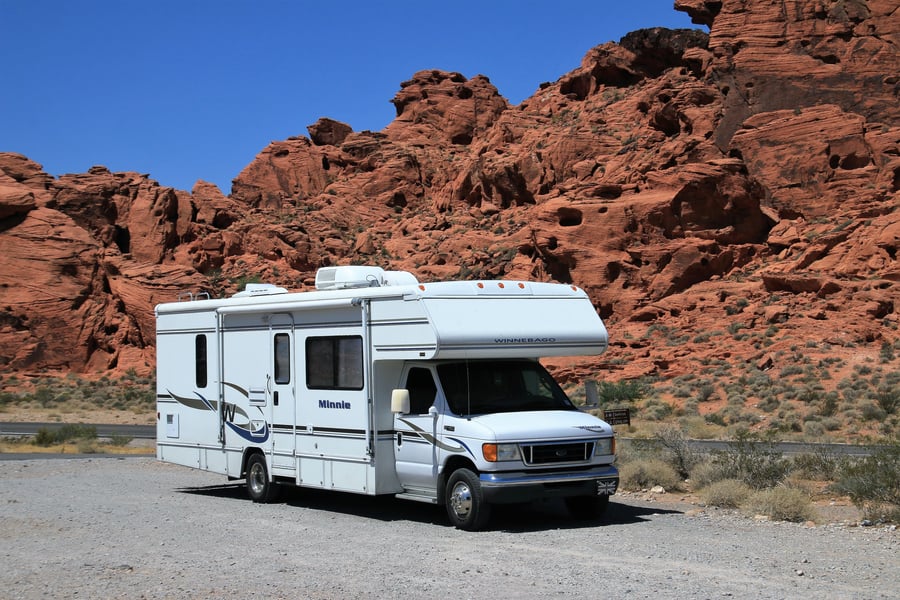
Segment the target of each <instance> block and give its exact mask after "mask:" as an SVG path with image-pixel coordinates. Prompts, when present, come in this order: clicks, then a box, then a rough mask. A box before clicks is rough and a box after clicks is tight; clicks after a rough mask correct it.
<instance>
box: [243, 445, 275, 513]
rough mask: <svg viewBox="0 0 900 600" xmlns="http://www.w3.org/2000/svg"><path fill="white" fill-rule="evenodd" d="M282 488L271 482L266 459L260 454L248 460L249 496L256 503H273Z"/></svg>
mask: <svg viewBox="0 0 900 600" xmlns="http://www.w3.org/2000/svg"><path fill="white" fill-rule="evenodd" d="M279 491H280V486H279V485H278V484H277V483H274V482H272V481H269V471H268V469H266V458H265V457H264V456H263V455H262V454H259V453H256V454H253V455H251V456H250V458H249V459H248V460H247V495H248V496H250V499H251V500H253V501H254V502H263V503H265V502H272V501H274V500H275V499H276V498H278V492H279Z"/></svg>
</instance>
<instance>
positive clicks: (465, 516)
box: [444, 469, 491, 531]
mask: <svg viewBox="0 0 900 600" xmlns="http://www.w3.org/2000/svg"><path fill="white" fill-rule="evenodd" d="M444 494H445V496H444V500H445V502H444V504H445V505H446V507H447V516H448V517H450V522H451V523H453V525H454V526H456V527H458V528H459V529H464V530H466V531H478V530H479V529H482V528H483V527H484V526H485V525H486V524H487V522H488V519H489V518H490V516H491V505H490V504H488V503H487V502H485V501H484V495H483V494H482V491H481V482H480V481H479V480H478V475H476V474H475V473H473V472H472V471H470V470H469V469H457V470H456V471H454V472H453V474H452V475H450V479H449V480H448V481H447V488H446V490H445V492H444Z"/></svg>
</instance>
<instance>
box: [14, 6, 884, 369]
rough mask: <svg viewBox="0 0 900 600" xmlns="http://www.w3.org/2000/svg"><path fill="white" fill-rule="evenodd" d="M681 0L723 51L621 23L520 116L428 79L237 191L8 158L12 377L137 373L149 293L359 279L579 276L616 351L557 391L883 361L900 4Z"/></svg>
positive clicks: (265, 156)
mask: <svg viewBox="0 0 900 600" xmlns="http://www.w3.org/2000/svg"><path fill="white" fill-rule="evenodd" d="M675 8H676V9H677V10H682V11H686V12H687V13H688V14H690V16H691V17H692V19H693V21H694V22H695V23H698V24H702V25H705V26H708V28H709V33H708V34H707V33H705V32H704V31H701V30H699V29H698V30H678V31H671V30H665V29H651V30H642V31H637V32H633V33H630V34H628V35H626V36H625V37H624V38H623V39H622V40H620V42H619V43H617V44H614V43H608V44H603V45H600V46H597V47H595V48H593V49H592V50H591V51H589V52H588V53H587V55H586V56H585V57H584V58H583V60H582V63H581V66H580V67H579V68H578V69H576V70H574V71H573V72H571V73H566V74H564V75H562V76H561V77H560V78H559V79H558V80H557V81H555V82H548V83H542V84H540V85H539V87H538V89H537V90H536V91H535V93H534V95H533V96H531V97H530V98H528V99H527V100H525V101H524V102H522V103H521V104H520V105H518V106H510V105H509V103H508V102H507V101H506V100H505V99H504V98H503V97H501V96H500V95H499V93H498V91H497V89H496V88H495V87H494V86H493V85H492V84H491V82H490V80H489V79H488V78H487V77H485V76H483V75H478V76H475V77H472V78H467V77H464V76H463V75H461V74H459V73H450V72H443V71H422V72H419V73H416V74H414V75H413V76H412V79H410V80H409V81H406V82H403V83H402V84H401V85H400V90H399V91H398V93H397V95H396V96H395V98H394V100H393V104H394V106H395V108H396V118H395V119H394V121H393V122H392V123H391V124H390V125H388V126H387V127H386V128H385V129H384V130H383V131H381V132H371V131H363V132H354V131H352V129H351V128H350V127H349V126H347V125H345V124H343V123H340V122H338V121H335V120H332V119H328V118H322V119H320V120H319V121H318V122H316V123H314V124H312V125H310V126H309V128H308V134H309V135H308V136H297V137H292V138H289V139H287V140H283V141H276V142H273V143H271V144H270V145H269V146H268V147H266V148H264V149H263V150H262V151H261V152H260V153H259V155H258V156H257V157H256V159H255V160H254V161H253V162H252V163H251V164H249V165H248V166H247V167H246V168H245V169H244V170H243V171H242V172H241V173H239V174H238V175H237V177H236V178H235V179H234V182H233V187H232V190H231V192H230V194H229V195H225V194H223V193H222V191H220V190H219V189H218V188H217V187H215V186H213V185H211V184H208V183H205V182H202V181H198V182H197V184H196V185H195V186H194V189H193V190H192V191H191V192H186V191H180V190H175V189H171V188H167V187H162V186H160V185H158V184H157V183H156V182H155V181H153V180H152V179H150V178H149V177H148V176H146V175H141V174H137V173H111V172H109V171H108V170H107V169H105V168H103V167H95V168H93V169H91V170H90V171H88V172H87V173H84V174H78V175H66V176H63V177H60V178H58V179H54V178H53V177H51V176H49V175H47V174H46V173H44V172H42V169H41V167H40V165H38V164H36V163H35V162H33V161H32V160H29V159H28V158H26V157H24V156H21V155H17V154H12V153H6V154H2V155H0V248H2V252H0V363H2V368H3V370H4V371H22V372H36V371H38V370H41V369H49V370H61V371H74V372H94V373H96V372H103V371H106V370H111V369H117V370H125V369H130V368H134V369H136V370H137V371H138V372H149V371H150V370H152V366H153V337H154V336H153V305H154V304H155V303H158V302H161V301H170V300H174V299H176V298H177V296H178V293H179V292H181V291H185V290H189V291H195V292H196V291H201V290H202V291H208V292H210V293H212V294H213V295H220V294H227V293H231V292H233V291H235V290H236V289H237V287H238V286H239V285H241V284H242V283H243V282H246V281H247V280H255V279H258V280H264V281H271V282H274V283H278V284H281V285H284V286H286V287H289V288H293V289H297V288H303V287H305V286H309V285H310V283H311V281H312V279H313V277H314V273H315V269H316V268H318V267H320V266H323V265H332V264H347V263H367V264H377V265H381V266H384V267H386V268H391V269H405V270H409V271H411V272H413V273H414V274H415V275H416V276H417V277H419V278H420V279H422V280H429V279H444V278H509V279H540V280H555V281H562V282H572V283H575V284H577V285H579V286H582V287H583V288H585V289H586V290H587V291H588V292H589V293H590V294H591V297H592V298H593V300H594V302H595V304H596V306H597V309H598V311H599V312H600V314H601V315H602V316H603V317H604V318H605V319H606V320H607V322H608V325H609V327H610V330H611V332H612V339H613V347H612V349H611V350H610V352H609V353H608V354H607V355H605V356H604V357H602V358H601V360H599V361H596V360H595V361H582V362H573V363H561V364H560V365H557V369H558V371H559V373H560V374H561V375H562V377H563V378H566V377H568V376H570V375H583V374H586V373H591V374H595V375H597V376H599V377H608V378H612V379H620V378H623V377H635V376H639V375H653V376H660V377H663V378H669V379H671V378H675V377H678V376H684V375H686V374H691V373H697V372H699V371H700V370H702V369H703V368H706V367H708V366H709V365H715V364H718V363H721V362H727V363H730V364H739V365H751V366H752V367H753V368H755V369H770V368H773V367H778V366H780V364H781V365H783V364H787V363H790V362H791V361H792V360H796V357H797V356H799V355H810V356H813V357H832V356H839V357H841V359H842V360H843V361H844V362H843V364H844V365H845V367H846V368H850V367H852V366H853V365H858V364H860V363H861V362H863V361H866V360H872V357H873V356H874V357H877V356H878V354H879V348H883V347H885V344H887V345H888V346H891V345H893V344H895V343H896V341H897V340H898V332H897V328H898V324H900V318H898V314H897V308H898V307H897V303H898V299H900V293H898V287H900V263H898V260H897V249H898V246H900V211H898V204H900V120H898V116H900V101H898V100H900V98H898V96H900V78H898V75H897V74H898V73H900V53H898V48H900V10H898V7H897V5H896V2H894V1H893V0H869V1H865V0H793V1H787V2H778V3H772V2H765V1H763V0H716V1H712V0H676V2H675ZM34 158H38V159H39V157H34ZM792 357H793V358H792Z"/></svg>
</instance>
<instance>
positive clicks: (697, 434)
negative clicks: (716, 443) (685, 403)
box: [680, 411, 722, 440]
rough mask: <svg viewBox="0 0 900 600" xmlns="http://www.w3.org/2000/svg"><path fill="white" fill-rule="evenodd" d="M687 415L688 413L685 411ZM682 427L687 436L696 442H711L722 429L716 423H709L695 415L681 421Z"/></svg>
mask: <svg viewBox="0 0 900 600" xmlns="http://www.w3.org/2000/svg"><path fill="white" fill-rule="evenodd" d="M685 412H686V413H687V411H685ZM680 422H681V426H682V427H683V428H684V431H685V432H686V434H687V437H689V438H691V439H694V440H711V439H713V438H715V437H717V436H718V435H719V434H720V433H721V431H722V428H721V427H720V426H718V425H716V424H714V423H710V422H708V421H707V420H706V419H705V418H703V417H701V416H700V415H698V414H696V413H694V414H691V415H690V416H686V417H685V418H683V419H681V421H680Z"/></svg>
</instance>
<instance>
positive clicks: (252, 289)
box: [233, 283, 287, 298]
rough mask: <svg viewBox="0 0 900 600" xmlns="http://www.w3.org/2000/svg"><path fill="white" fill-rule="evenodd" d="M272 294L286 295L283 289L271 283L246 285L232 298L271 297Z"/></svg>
mask: <svg viewBox="0 0 900 600" xmlns="http://www.w3.org/2000/svg"><path fill="white" fill-rule="evenodd" d="M273 294H287V290H286V289H284V288H283V287H278V286H277V285H274V284H271V283H248V284H247V285H245V286H244V290H243V291H242V292H238V293H237V294H235V295H234V296H233V297H234V298H250V297H256V296H271V295H273Z"/></svg>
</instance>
